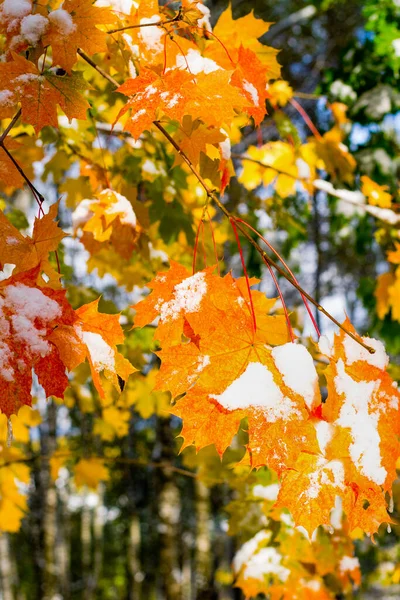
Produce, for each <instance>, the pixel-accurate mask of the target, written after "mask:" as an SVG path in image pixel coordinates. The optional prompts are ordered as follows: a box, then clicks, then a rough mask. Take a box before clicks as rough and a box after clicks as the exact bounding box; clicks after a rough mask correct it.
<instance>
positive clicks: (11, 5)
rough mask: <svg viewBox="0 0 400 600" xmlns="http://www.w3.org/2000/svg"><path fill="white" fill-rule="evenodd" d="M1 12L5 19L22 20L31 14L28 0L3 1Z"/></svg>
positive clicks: (30, 3)
mask: <svg viewBox="0 0 400 600" xmlns="http://www.w3.org/2000/svg"><path fill="white" fill-rule="evenodd" d="M1 8H2V12H3V15H4V16H5V18H6V19H22V17H25V16H26V15H29V13H30V12H32V2H31V1H30V0H4V2H3V6H2V7H1Z"/></svg>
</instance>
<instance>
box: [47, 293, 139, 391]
mask: <svg viewBox="0 0 400 600" xmlns="http://www.w3.org/2000/svg"><path fill="white" fill-rule="evenodd" d="M98 304H99V300H98V299H97V300H94V301H93V302H90V303H89V304H84V305H83V306H81V307H80V308H78V309H77V310H76V311H75V318H76V322H74V326H73V327H68V326H64V327H62V326H59V327H58V328H57V329H56V330H55V331H53V333H52V335H51V337H50V339H51V341H52V343H53V344H55V345H56V346H57V348H58V350H59V352H60V356H61V359H62V361H63V362H64V364H65V365H66V367H67V368H68V369H69V370H72V369H74V368H75V367H77V366H78V365H79V364H80V363H81V362H83V361H84V360H85V359H86V358H87V360H88V362H89V365H90V369H91V372H92V378H93V383H94V385H95V387H96V389H97V391H98V393H99V394H100V396H101V397H104V389H103V385H102V382H101V379H100V374H103V375H104V377H105V378H106V379H108V380H109V381H111V383H112V384H113V385H114V387H115V388H116V389H117V390H119V391H122V390H123V387H124V385H125V382H126V381H127V379H128V377H129V375H130V374H131V373H133V372H134V371H136V369H135V368H134V367H133V366H132V365H131V364H130V362H129V361H128V360H126V358H124V357H123V356H122V354H120V353H119V352H118V350H117V348H116V346H117V345H118V344H123V343H124V341H125V337H124V332H123V330H122V327H121V325H120V323H119V315H110V314H104V313H99V312H98Z"/></svg>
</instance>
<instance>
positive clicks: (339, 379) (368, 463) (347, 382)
mask: <svg viewBox="0 0 400 600" xmlns="http://www.w3.org/2000/svg"><path fill="white" fill-rule="evenodd" d="M337 370H338V375H337V376H336V377H335V385H336V389H337V391H338V393H339V394H344V396H345V400H344V402H343V405H342V407H341V409H340V413H339V418H338V420H337V423H338V424H339V425H341V426H342V427H348V428H349V429H350V431H351V435H352V438H353V441H352V443H351V444H350V448H349V450H350V456H351V459H352V461H353V462H354V464H355V465H356V467H357V468H359V469H360V471H361V473H362V474H363V475H365V477H368V478H369V479H371V480H372V481H374V482H375V483H376V484H378V485H382V484H383V483H384V481H385V479H386V475H387V473H386V469H385V468H384V467H383V466H382V458H381V452H380V437H379V432H378V418H379V413H378V412H372V411H371V410H370V404H371V402H372V394H373V392H374V391H375V389H376V386H378V387H379V381H354V379H352V378H351V377H350V376H349V375H348V374H347V373H346V371H345V368H344V363H343V361H342V360H339V361H338V363H337Z"/></svg>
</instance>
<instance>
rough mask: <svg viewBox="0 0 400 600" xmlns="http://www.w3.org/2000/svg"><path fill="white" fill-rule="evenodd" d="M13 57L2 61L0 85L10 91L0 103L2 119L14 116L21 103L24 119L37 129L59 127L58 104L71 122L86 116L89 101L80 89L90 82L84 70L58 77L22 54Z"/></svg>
mask: <svg viewBox="0 0 400 600" xmlns="http://www.w3.org/2000/svg"><path fill="white" fill-rule="evenodd" d="M13 59H14V60H13V61H11V62H6V63H1V64H0V85H1V86H2V88H3V89H5V90H7V92H8V93H7V94H6V95H4V94H3V96H2V98H4V102H3V103H1V102H0V118H2V119H3V118H5V117H9V116H11V114H12V113H13V112H15V108H16V106H17V105H18V103H20V104H21V110H22V119H23V121H25V123H30V124H31V125H33V127H34V128H35V131H36V132H38V131H40V130H41V129H42V128H43V127H44V126H45V125H52V126H54V127H57V126H58V118H57V104H58V105H59V106H60V107H61V109H62V110H63V111H64V113H65V114H66V115H67V117H68V119H69V120H70V121H71V119H73V118H76V119H86V110H87V109H88V108H89V103H88V102H87V101H86V100H85V99H84V98H83V96H82V95H81V92H83V91H84V90H86V89H87V84H86V82H85V80H84V79H83V76H82V74H81V73H72V74H71V75H63V76H59V75H57V73H56V72H54V71H53V70H49V69H46V70H44V71H43V73H41V72H40V71H39V70H38V68H37V67H36V66H35V65H34V64H33V63H32V62H31V61H29V60H27V59H26V58H24V57H23V56H19V55H17V54H15V53H13Z"/></svg>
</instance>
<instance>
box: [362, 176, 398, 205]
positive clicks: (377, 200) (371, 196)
mask: <svg viewBox="0 0 400 600" xmlns="http://www.w3.org/2000/svg"><path fill="white" fill-rule="evenodd" d="M361 182H362V186H361V192H362V193H363V194H364V196H366V198H367V200H368V202H369V204H372V205H373V206H380V207H381V208H390V207H391V205H392V195H391V194H389V192H388V191H387V190H388V186H387V185H379V184H378V183H375V181H372V179H370V178H369V177H367V176H366V175H363V176H362V177H361Z"/></svg>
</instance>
